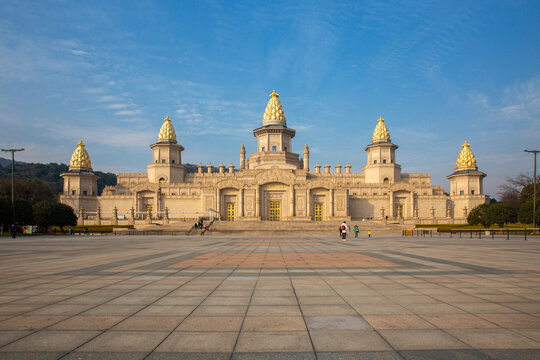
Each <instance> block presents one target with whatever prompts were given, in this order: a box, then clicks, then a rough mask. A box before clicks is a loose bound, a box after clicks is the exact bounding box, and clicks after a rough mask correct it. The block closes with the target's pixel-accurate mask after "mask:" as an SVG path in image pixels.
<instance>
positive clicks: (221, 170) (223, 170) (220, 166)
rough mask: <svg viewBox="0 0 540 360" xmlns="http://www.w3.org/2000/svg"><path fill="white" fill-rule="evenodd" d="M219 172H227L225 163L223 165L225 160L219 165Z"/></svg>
mask: <svg viewBox="0 0 540 360" xmlns="http://www.w3.org/2000/svg"><path fill="white" fill-rule="evenodd" d="M219 173H220V174H224V173H225V165H223V161H222V162H221V164H220V165H219Z"/></svg>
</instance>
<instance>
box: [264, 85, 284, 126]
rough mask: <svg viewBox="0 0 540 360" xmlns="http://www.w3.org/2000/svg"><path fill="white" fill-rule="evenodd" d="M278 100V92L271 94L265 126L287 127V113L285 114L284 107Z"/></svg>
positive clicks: (265, 115)
mask: <svg viewBox="0 0 540 360" xmlns="http://www.w3.org/2000/svg"><path fill="white" fill-rule="evenodd" d="M278 98H279V95H278V93H277V92H276V90H274V91H273V92H272V93H271V94H270V100H269V101H268V104H267V105H266V110H264V116H263V126H266V125H287V119H285V113H284V112H283V107H282V106H281V103H280V102H279V99H278Z"/></svg>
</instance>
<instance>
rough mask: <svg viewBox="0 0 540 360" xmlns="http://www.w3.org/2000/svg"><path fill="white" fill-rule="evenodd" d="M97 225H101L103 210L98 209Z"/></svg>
mask: <svg viewBox="0 0 540 360" xmlns="http://www.w3.org/2000/svg"><path fill="white" fill-rule="evenodd" d="M95 224H96V225H101V208H100V207H98V208H97V211H96V222H95Z"/></svg>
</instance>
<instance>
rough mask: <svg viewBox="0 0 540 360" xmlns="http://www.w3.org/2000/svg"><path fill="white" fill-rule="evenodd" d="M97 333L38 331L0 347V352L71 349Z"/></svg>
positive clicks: (97, 332)
mask: <svg viewBox="0 0 540 360" xmlns="http://www.w3.org/2000/svg"><path fill="white" fill-rule="evenodd" d="M98 334H99V331H47V330H43V331H39V332H36V333H33V334H31V335H28V336H26V337H24V338H22V339H20V340H17V341H15V342H13V343H11V344H9V345H6V346H4V347H2V348H1V349H0V352H13V351H15V352H18V351H28V350H30V349H32V351H55V352H59V351H72V350H73V349H75V348H76V347H78V346H79V345H81V344H83V343H85V342H86V341H88V340H90V339H91V338H93V337H95V336H96V335H98Z"/></svg>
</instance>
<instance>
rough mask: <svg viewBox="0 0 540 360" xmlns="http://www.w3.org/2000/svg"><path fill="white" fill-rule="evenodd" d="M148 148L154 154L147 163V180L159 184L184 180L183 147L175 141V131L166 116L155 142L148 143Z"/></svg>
mask: <svg viewBox="0 0 540 360" xmlns="http://www.w3.org/2000/svg"><path fill="white" fill-rule="evenodd" d="M150 148H151V149H152V150H154V156H153V159H152V163H151V164H150V165H148V181H150V182H152V183H161V184H163V183H167V184H170V183H181V182H184V174H185V167H184V165H182V151H183V150H184V147H183V146H182V145H180V144H178V142H177V141H176V131H174V127H173V126H172V123H171V119H170V118H169V117H168V116H167V117H166V118H165V119H164V120H163V125H161V129H160V130H159V135H158V140H157V142H156V143H155V144H153V145H150Z"/></svg>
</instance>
